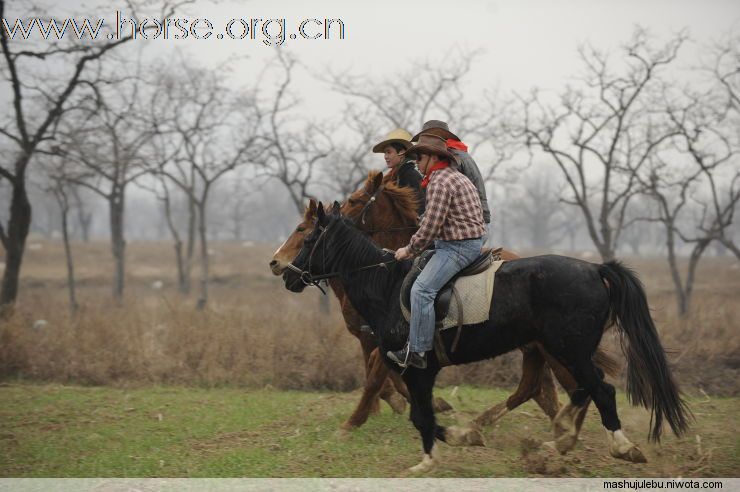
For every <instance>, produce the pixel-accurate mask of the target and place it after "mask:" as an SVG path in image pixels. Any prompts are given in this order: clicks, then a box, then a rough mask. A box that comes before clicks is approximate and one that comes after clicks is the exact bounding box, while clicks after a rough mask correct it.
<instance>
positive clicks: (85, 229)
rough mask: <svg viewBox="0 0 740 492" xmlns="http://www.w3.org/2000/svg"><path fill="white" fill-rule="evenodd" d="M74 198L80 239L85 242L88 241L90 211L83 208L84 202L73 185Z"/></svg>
mask: <svg viewBox="0 0 740 492" xmlns="http://www.w3.org/2000/svg"><path fill="white" fill-rule="evenodd" d="M72 193H73V195H74V198H75V207H76V208H77V222H79V224H80V231H81V232H82V240H83V241H84V242H86V243H89V242H90V224H91V223H92V217H93V214H92V212H88V211H86V210H85V206H84V203H83V201H82V198H81V197H80V192H79V190H78V189H77V187H75V188H74V189H73V191H72Z"/></svg>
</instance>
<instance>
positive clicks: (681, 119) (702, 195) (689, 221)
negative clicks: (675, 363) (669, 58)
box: [638, 94, 740, 316]
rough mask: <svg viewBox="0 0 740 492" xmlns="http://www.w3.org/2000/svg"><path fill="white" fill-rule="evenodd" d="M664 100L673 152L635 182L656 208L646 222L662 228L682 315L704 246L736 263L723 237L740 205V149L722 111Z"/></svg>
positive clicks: (685, 98)
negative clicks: (720, 248)
mask: <svg viewBox="0 0 740 492" xmlns="http://www.w3.org/2000/svg"><path fill="white" fill-rule="evenodd" d="M710 96H712V94H710ZM666 99H667V102H666V105H667V108H666V112H667V114H668V115H669V117H670V119H671V121H672V122H673V124H674V125H675V128H676V132H677V135H676V137H674V138H673V139H672V142H673V146H672V147H670V148H668V149H664V150H663V152H659V153H656V154H655V155H653V156H652V157H651V160H650V166H649V172H648V173H647V174H646V175H644V176H641V175H638V179H639V180H640V183H641V185H642V188H643V190H644V192H645V193H646V194H648V195H649V196H650V197H652V198H653V199H654V200H655V202H656V203H657V204H658V213H657V214H656V215H654V216H651V217H647V218H646V219H645V220H648V221H652V222H657V223H660V224H662V225H663V227H664V230H665V240H666V248H667V253H668V256H667V260H668V266H669V269H670V272H671V278H672V280H673V284H674V287H675V292H676V302H677V307H678V312H679V314H680V315H682V316H684V315H686V314H687V313H688V312H689V309H690V301H691V294H692V292H693V286H694V280H695V275H696V270H697V267H698V265H699V260H700V259H701V257H702V255H703V254H704V252H705V251H706V249H707V247H708V246H709V245H710V244H711V243H712V242H713V241H717V242H719V243H721V244H723V245H725V246H726V247H727V248H728V249H729V250H730V251H732V252H733V253H734V254H735V256H736V257H737V258H738V259H739V260H740V251H739V250H738V248H737V246H736V245H735V244H734V242H733V240H732V237H731V236H730V235H729V234H728V233H727V231H728V230H729V228H730V227H731V225H732V222H733V218H734V213H735V210H736V209H737V205H738V202H739V201H740V166H738V163H739V162H740V160H739V159H738V156H740V147H738V146H737V140H736V136H735V135H734V133H735V132H734V129H733V128H732V127H730V128H728V127H727V125H726V123H727V122H728V119H727V117H726V115H727V111H726V108H725V107H722V108H718V107H714V106H713V104H712V101H710V100H708V98H707V97H702V96H697V95H695V94H683V95H682V96H680V97H679V98H678V100H677V98H676V97H670V96H669V97H667V98H666ZM646 171H648V170H646ZM679 241H682V242H683V243H686V244H688V245H690V246H691V252H690V254H689V261H688V266H687V270H686V273H685V275H682V274H681V269H680V267H679V262H678V254H677V246H678V243H679Z"/></svg>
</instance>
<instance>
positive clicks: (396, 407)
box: [386, 393, 406, 414]
mask: <svg viewBox="0 0 740 492" xmlns="http://www.w3.org/2000/svg"><path fill="white" fill-rule="evenodd" d="M386 401H387V402H388V405H390V407H391V409H392V410H393V413H398V414H402V413H404V412H405V411H406V399H405V398H404V397H403V396H401V395H399V394H398V393H395V394H393V395H391V396H390V398H388V400H386Z"/></svg>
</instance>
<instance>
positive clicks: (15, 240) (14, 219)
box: [0, 165, 31, 309]
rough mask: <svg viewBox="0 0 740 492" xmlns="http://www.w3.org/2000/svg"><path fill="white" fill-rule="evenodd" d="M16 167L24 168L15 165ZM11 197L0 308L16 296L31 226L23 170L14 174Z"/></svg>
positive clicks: (11, 301) (29, 206) (8, 305)
mask: <svg viewBox="0 0 740 492" xmlns="http://www.w3.org/2000/svg"><path fill="white" fill-rule="evenodd" d="M16 169H25V166H24V165H20V166H19V165H16ZM11 184H12V187H13V197H12V198H11V201H10V220H9V221H8V230H7V232H6V233H5V234H6V237H5V238H4V246H5V271H4V272H3V284H2V290H1V291H0V309H5V308H9V307H11V306H12V305H13V304H14V303H15V300H16V298H17V297H18V280H19V278H20V273H21V263H23V252H24V251H25V249H26V238H27V237H28V230H29V228H30V226H31V204H30V203H29V201H28V194H27V193H26V178H25V174H24V173H23V171H21V172H18V173H17V174H16V177H15V179H14V180H13V182H12V183H11Z"/></svg>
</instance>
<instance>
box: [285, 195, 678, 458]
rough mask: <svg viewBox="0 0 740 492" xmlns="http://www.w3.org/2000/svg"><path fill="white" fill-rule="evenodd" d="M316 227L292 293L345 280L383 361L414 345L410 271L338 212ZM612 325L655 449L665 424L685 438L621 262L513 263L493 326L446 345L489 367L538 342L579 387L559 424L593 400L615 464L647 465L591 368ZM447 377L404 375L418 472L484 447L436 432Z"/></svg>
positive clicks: (472, 435) (472, 437)
mask: <svg viewBox="0 0 740 492" xmlns="http://www.w3.org/2000/svg"><path fill="white" fill-rule="evenodd" d="M317 220H318V223H317V227H316V228H315V229H314V231H313V232H312V233H311V234H310V235H309V236H308V237H307V238H306V239H305V241H304V245H303V248H302V249H301V251H300V253H299V254H298V256H297V257H296V259H295V260H294V261H293V264H292V265H291V267H290V268H289V269H288V270H286V271H285V273H284V274H283V279H284V281H285V286H286V288H288V289H289V290H291V291H293V292H301V291H303V289H304V288H305V287H306V286H307V285H311V284H312V283H315V282H316V281H317V279H318V278H325V277H328V276H339V277H340V278H341V281H342V283H343V284H344V286H345V289H346V291H347V295H348V296H349V299H350V301H351V302H352V305H353V306H355V308H356V309H357V311H358V312H359V313H360V314H361V315H362V316H363V317H364V318H365V319H366V320H367V321H368V322H369V323H370V325H371V326H372V328H373V330H374V332H375V333H376V334H377V336H378V338H379V340H378V342H379V343H378V344H379V346H380V348H381V353H382V354H385V353H386V351H387V350H397V349H399V348H400V347H401V346H402V345H403V344H404V343H405V341H406V338H407V336H408V325H407V324H406V323H405V322H404V321H403V317H402V316H401V311H400V301H399V292H400V288H401V283H402V281H403V279H404V276H405V273H406V272H407V271H408V269H409V264H408V262H400V263H397V262H395V261H394V259H393V255H392V254H391V253H389V252H388V251H385V250H382V249H380V248H379V247H377V246H376V245H375V243H373V242H372V241H371V240H370V239H368V238H367V236H365V235H364V234H363V233H362V232H360V231H359V230H358V229H356V228H355V227H354V225H353V223H352V222H351V221H350V220H349V219H346V218H345V217H343V216H341V214H340V213H339V204H338V203H336V202H335V203H334V208H333V210H332V211H331V212H330V213H327V212H325V211H324V209H323V207H322V206H319V210H318V219H317ZM606 323H615V324H616V326H617V327H618V330H619V332H620V333H621V335H622V336H623V343H622V349H623V351H624V352H625V354H626V356H627V360H628V369H627V393H628V395H629V398H630V401H631V402H632V403H633V404H641V405H643V406H645V407H646V408H649V409H650V410H651V425H652V429H651V431H650V434H649V437H650V439H651V440H655V441H657V440H659V439H660V434H661V429H662V424H663V420H664V419H665V420H667V421H668V424H669V425H670V427H671V429H672V430H673V432H674V433H675V434H676V435H681V434H682V433H684V432H685V431H686V429H687V428H688V420H689V418H690V412H689V410H688V408H687V406H686V404H685V402H684V401H683V400H682V399H681V397H680V395H679V391H678V388H677V386H676V383H675V382H674V380H673V377H672V376H671V373H670V370H669V368H668V364H667V362H666V358H665V353H664V351H663V348H662V347H661V344H660V340H659V338H658V334H657V332H656V329H655V325H654V324H653V320H652V318H651V317H650V313H649V310H648V305H647V299H646V297H645V293H644V290H643V288H642V285H641V283H640V281H639V280H638V278H637V277H636V276H635V274H634V273H633V272H632V271H631V270H629V269H628V268H625V267H624V266H622V265H621V264H620V263H618V262H615V261H611V262H607V263H604V264H602V265H596V264H592V263H587V262H584V261H581V260H577V259H574V258H568V257H564V256H555V255H547V256H538V257H531V258H523V259H519V260H513V261H509V262H506V263H504V264H503V265H502V266H501V268H500V269H499V270H498V272H497V273H496V287H495V291H494V296H493V301H492V304H491V310H490V319H489V320H488V321H486V322H484V323H480V324H475V325H466V326H465V327H463V332H462V336H461V338H460V340H459V342H458V345H457V348H456V350H455V352H451V351H450V350H449V348H450V347H451V345H452V342H453V338H454V333H452V332H454V331H456V330H445V331H443V332H442V338H443V340H444V344H445V346H446V348H447V353H448V357H449V359H450V361H451V362H452V363H453V364H465V363H468V362H473V361H478V360H482V359H488V358H492V357H495V356H497V355H500V354H504V353H506V352H509V351H511V350H514V349H516V348H517V347H519V346H521V345H524V344H527V343H530V342H533V341H537V342H540V343H542V344H543V345H544V347H545V348H546V350H547V351H548V352H549V353H550V354H551V355H552V356H553V357H555V358H556V359H557V360H558V361H560V362H561V363H562V364H563V365H564V366H565V367H567V368H568V370H569V371H570V372H571V374H572V375H573V376H574V378H575V379H576V381H578V384H579V388H578V389H577V390H576V391H575V392H574V393H573V395H572V396H571V403H570V405H569V406H566V407H565V408H563V410H562V411H561V414H562V413H567V412H574V411H578V409H579V407H581V406H582V405H583V404H584V403H585V402H586V401H587V398H588V397H589V396H590V397H591V398H592V399H593V401H594V403H595V404H596V407H597V408H598V410H599V413H600V415H601V421H602V424H603V425H604V427H605V428H606V430H607V438H608V445H609V451H610V453H611V454H612V456H615V457H618V458H623V459H627V460H629V461H635V462H642V461H645V458H644V456H643V455H642V452H641V451H640V450H639V449H638V448H637V446H635V445H634V444H633V443H631V442H630V441H629V440H628V439H627V438H626V436H625V435H624V433H623V432H622V431H621V425H620V422H619V417H618V416H617V406H616V400H615V390H614V387H613V386H612V385H610V384H608V383H606V382H605V381H604V375H603V372H601V371H600V370H599V369H598V368H597V367H596V366H595V365H594V364H593V362H592V360H591V357H592V355H593V354H594V352H595V350H596V348H597V346H598V345H599V341H600V340H601V336H602V333H603V332H604V326H605V325H606ZM386 362H387V363H388V364H390V365H391V366H392V367H393V368H394V369H396V370H399V368H398V366H396V365H395V364H393V363H392V362H390V361H388V360H386ZM440 368H441V367H440V364H439V361H438V360H437V358H436V355H435V354H434V352H433V351H432V352H429V353H428V354H427V368H426V369H424V370H420V369H416V368H413V367H410V368H408V369H407V370H406V371H405V372H404V373H403V378H404V381H405V382H406V385H407V386H408V389H409V392H410V394H411V420H412V422H413V423H414V426H415V427H416V428H417V429H418V430H419V432H420V433H421V437H422V441H423V447H424V457H423V460H422V462H421V463H419V464H418V465H416V466H415V467H412V469H411V470H412V471H414V472H418V471H426V470H428V469H430V468H431V467H432V466H433V465H434V463H435V461H434V457H433V453H432V451H433V448H434V440H435V438H436V439H440V440H442V441H445V442H447V443H448V444H453V445H455V444H475V443H480V438H479V437H480V436H476V433H477V431H473V430H469V429H460V428H456V427H448V428H445V427H443V426H440V425H437V423H436V421H435V417H434V411H433V409H432V389H433V387H434V380H435V378H436V376H437V374H438V373H439V371H440ZM556 420H557V417H556Z"/></svg>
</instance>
